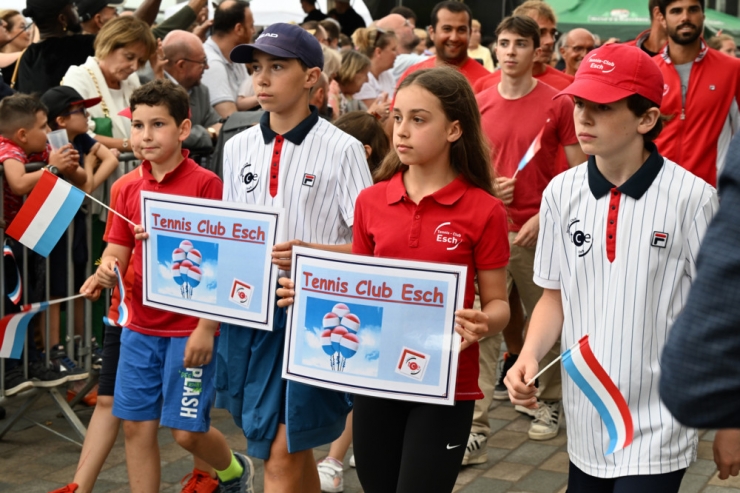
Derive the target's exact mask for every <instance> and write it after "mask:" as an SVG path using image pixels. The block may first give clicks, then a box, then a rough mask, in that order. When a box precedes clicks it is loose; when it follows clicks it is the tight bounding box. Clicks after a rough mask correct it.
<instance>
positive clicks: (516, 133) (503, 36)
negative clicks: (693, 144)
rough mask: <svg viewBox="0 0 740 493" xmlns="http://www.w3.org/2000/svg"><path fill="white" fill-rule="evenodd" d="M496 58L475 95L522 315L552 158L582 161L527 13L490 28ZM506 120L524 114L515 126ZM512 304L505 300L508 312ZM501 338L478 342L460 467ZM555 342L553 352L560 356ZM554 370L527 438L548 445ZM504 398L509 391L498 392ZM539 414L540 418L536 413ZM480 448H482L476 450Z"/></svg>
mask: <svg viewBox="0 0 740 493" xmlns="http://www.w3.org/2000/svg"><path fill="white" fill-rule="evenodd" d="M496 37H497V40H498V41H497V43H496V56H497V58H498V60H499V63H500V64H501V69H500V70H499V72H501V82H500V83H499V84H498V85H496V86H494V87H491V88H489V89H486V90H484V91H482V92H480V93H478V94H477V96H476V99H477V100H478V106H479V107H480V111H481V125H482V127H483V132H484V133H485V134H486V137H487V138H488V141H489V143H490V144H491V150H492V153H493V156H492V162H493V165H494V168H495V171H496V176H497V177H498V178H496V182H497V186H498V192H499V198H500V199H501V200H502V201H503V202H504V204H506V206H507V208H508V213H509V246H510V249H511V257H510V259H509V265H508V267H507V270H506V274H507V275H506V278H507V287H508V288H509V292H510V293H511V290H512V289H513V287H514V285H516V287H517V290H518V292H519V296H520V297H521V303H523V304H524V307H525V309H526V312H527V313H528V314H531V313H532V310H534V306H535V305H536V304H537V302H538V301H539V299H540V296H541V295H542V288H540V287H539V286H537V285H536V284H534V281H533V280H532V279H533V276H534V270H533V269H534V252H535V245H536V244H537V236H538V232H539V224H540V221H539V207H540V202H541V201H542V192H543V191H544V190H545V187H547V185H548V184H549V183H550V180H551V179H552V178H554V177H555V175H557V174H558V173H559V172H560V168H559V166H558V165H557V164H556V162H555V157H556V156H557V153H558V151H559V149H560V147H561V146H562V147H564V148H565V153H566V155H567V156H568V158H569V162H570V165H571V166H575V165H578V164H580V163H583V162H585V161H586V155H585V154H584V153H583V151H582V150H581V146H580V145H579V144H578V138H577V137H576V132H575V127H574V123H573V101H572V100H571V99H568V98H558V99H556V100H553V97H554V96H555V95H557V93H558V91H556V90H555V89H553V88H552V87H550V86H548V85H547V84H543V83H542V81H540V80H538V79H536V78H534V77H533V76H532V67H533V65H534V61H535V60H536V59H537V57H538V56H539V54H540V49H539V48H540V28H539V26H538V25H537V23H536V22H535V21H534V20H533V19H532V18H530V17H528V16H512V17H507V18H506V19H504V20H503V21H501V24H499V26H498V28H497V29H496ZM511 115H526V118H518V119H517V120H516V122H515V123H511V124H508V125H502V124H501V122H502V121H507V120H508V121H510V118H511ZM535 140H538V141H539V143H540V147H539V150H538V151H536V153H535V154H534V156H533V157H532V158H531V159H530V161H529V162H528V163H527V164H526V165H524V166H522V164H521V163H522V161H523V158H524V156H525V155H526V154H527V151H528V149H529V148H530V147H531V146H532V143H533V142H534V141H535ZM517 302H518V301H514V300H512V299H510V303H511V304H512V311H514V309H515V305H514V303H517ZM523 329H524V325H523V324H522V323H521V321H517V319H516V318H512V320H510V321H509V325H507V327H506V328H505V329H504V332H503V334H504V339H505V340H506V345H507V349H508V357H507V360H506V363H507V364H506V368H508V367H510V366H511V365H512V364H513V362H514V361H516V357H517V355H518V354H519V351H521V348H522V346H523V344H524V341H523ZM499 343H500V340H497V338H495V337H487V338H484V339H481V340H480V341H479V344H480V367H481V368H480V376H479V378H478V386H479V387H480V389H481V391H482V392H483V395H484V397H483V400H480V401H477V402H476V406H475V413H474V414H473V425H472V427H471V431H470V437H469V438H468V448H467V450H466V453H465V457H464V459H463V464H480V463H483V462H485V461H486V459H487V457H486V446H485V444H486V441H487V439H488V434H489V433H490V425H489V423H488V407H489V405H490V404H491V399H492V398H493V396H494V386H495V383H496V380H495V374H496V363H497V361H498V353H499V351H498V349H499ZM559 347H560V346H559V345H556V347H555V348H554V351H552V353H553V355H554V356H555V357H557V355H558V354H559V351H558V349H559ZM559 377H560V371H559V370H554V371H552V372H549V373H548V374H546V375H543V377H542V378H540V388H541V389H542V394H541V396H542V400H543V401H546V402H542V403H540V407H539V409H538V414H537V416H536V417H535V418H536V419H535V420H534V421H533V422H532V425H531V427H530V431H529V436H530V438H532V439H535V440H547V439H549V438H553V437H554V436H555V435H557V432H558V431H557V430H558V425H559V419H558V417H559V413H558V412H553V410H554V411H558V410H559V409H557V408H559V405H560V404H559V402H560V400H561V388H560V378H559ZM504 397H508V393H507V394H505V395H504ZM540 414H542V416H540ZM478 444H480V445H481V446H477V445H478Z"/></svg>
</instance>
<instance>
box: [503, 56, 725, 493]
mask: <svg viewBox="0 0 740 493" xmlns="http://www.w3.org/2000/svg"><path fill="white" fill-rule="evenodd" d="M558 96H571V97H573V99H574V103H575V109H574V117H575V127H576V134H577V136H578V140H579V142H580V144H581V147H582V148H583V151H584V152H585V153H586V154H588V155H589V158H588V162H587V163H585V164H583V165H581V166H578V167H576V168H573V169H571V170H568V171H566V172H564V173H562V174H560V175H558V176H557V177H556V178H555V179H554V180H553V181H552V182H551V183H550V184H549V185H548V187H547V188H546V189H545V192H544V194H543V199H542V205H541V208H540V218H541V219H540V232H539V238H538V241H537V253H536V258H535V262H534V281H535V282H536V283H537V284H538V285H539V286H541V287H542V288H544V293H543V295H542V298H541V299H540V301H539V302H538V303H537V305H536V307H535V309H534V313H533V314H532V320H531V323H530V325H529V333H528V334H527V338H526V340H525V343H524V348H523V349H522V352H521V353H520V355H519V358H518V360H517V362H516V363H515V364H514V366H513V367H512V368H511V369H510V370H509V372H508V373H507V376H506V379H505V383H506V386H507V387H508V389H509V395H510V398H511V401H512V402H513V403H514V404H518V405H523V406H527V407H530V408H531V407H535V406H536V405H537V404H536V397H535V393H536V391H537V389H536V388H534V387H533V386H528V385H527V382H529V381H530V380H531V379H532V377H534V376H535V374H536V373H537V372H538V368H539V365H538V361H540V360H541V359H542V358H543V356H544V355H545V354H546V353H547V351H548V350H549V349H550V348H551V347H552V345H553V343H554V342H555V341H556V340H557V338H558V337H561V340H562V345H561V346H562V349H563V350H564V349H566V348H569V347H571V346H573V345H574V344H575V343H576V342H577V341H579V339H580V338H581V337H583V336H584V335H586V334H589V335H590V337H589V342H590V346H591V348H592V349H593V353H594V355H595V356H596V359H597V360H598V361H599V362H600V363H601V365H602V366H603V367H604V369H605V370H606V373H607V375H608V376H609V377H610V378H611V380H612V381H613V382H614V383H615V384H616V386H617V388H618V389H619V390H620V392H621V393H622V395H623V396H624V398H625V400H626V401H627V404H628V406H629V410H630V413H631V415H632V421H633V425H634V430H635V431H634V441H633V442H632V444H631V445H629V446H627V447H625V448H623V449H621V450H618V451H616V452H614V453H613V454H610V455H606V452H607V450H608V448H609V442H610V439H609V434H608V432H607V427H606V425H605V424H604V422H603V421H602V419H601V417H600V415H599V413H598V412H597V410H596V408H595V407H594V406H593V405H592V404H591V403H590V402H589V401H588V399H587V397H586V395H585V394H584V393H583V392H582V391H581V390H580V389H579V388H578V387H577V386H576V384H575V383H574V381H573V380H572V379H571V378H567V377H566V376H565V375H564V376H563V405H564V408H565V413H566V416H567V419H566V422H567V423H568V455H569V457H570V470H569V477H568V492H569V493H581V492H594V491H599V492H627V491H628V492H630V493H643V492H644V493H648V492H656V491H660V492H664V493H670V492H677V491H678V489H679V486H680V484H681V480H682V478H683V475H684V473H685V471H686V469H687V468H688V467H689V465H690V464H691V462H692V461H694V460H695V458H696V448H697V432H696V430H694V429H690V428H687V427H684V426H682V425H681V424H680V423H679V422H678V421H676V420H675V419H674V418H673V416H671V414H670V413H669V412H668V410H667V409H666V407H665V406H664V405H663V403H662V402H661V400H660V397H659V395H658V381H659V377H660V355H661V352H662V348H663V345H664V344H665V340H666V335H667V333H668V331H669V329H670V327H671V325H672V323H673V321H674V320H675V318H676V316H677V315H678V313H679V312H680V311H681V309H682V307H683V305H684V303H685V301H686V293H687V292H688V290H689V288H690V286H691V282H692V278H693V277H694V275H695V273H696V255H697V252H698V250H699V246H700V243H701V240H702V237H703V236H704V233H705V231H706V229H707V226H708V224H709V222H710V221H711V219H712V216H713V215H714V213H715V211H716V209H717V206H718V203H717V194H716V191H715V190H714V189H713V188H712V187H711V186H709V185H708V184H707V183H706V182H704V181H703V180H701V179H699V178H697V177H696V176H694V175H692V174H691V173H689V172H687V171H686V170H684V169H683V168H681V167H680V166H678V165H677V164H676V163H674V162H671V161H669V160H668V159H665V158H664V157H663V156H661V155H660V154H659V153H658V150H657V148H656V147H655V145H654V144H653V140H654V139H655V138H656V137H657V135H658V134H659V133H660V131H661V128H662V121H661V116H660V109H659V107H660V103H661V100H662V97H663V76H662V75H661V72H660V70H659V69H658V67H657V66H656V65H655V63H653V61H652V60H651V59H650V58H649V57H648V56H647V55H646V54H645V53H644V52H642V51H641V50H639V49H637V48H635V47H632V46H626V45H621V44H611V45H607V46H603V47H601V48H599V49H597V50H595V51H592V52H591V53H590V54H588V55H587V56H586V58H585V59H584V60H583V62H582V63H581V66H580V68H579V69H578V72H577V73H576V76H575V81H574V82H573V84H571V85H570V86H569V87H568V88H567V89H565V90H563V91H562V92H560V93H559V94H558ZM721 435H722V432H719V433H718V434H717V437H718V439H719V438H720V437H721ZM717 445H718V442H715V446H717ZM720 446H721V444H720Z"/></svg>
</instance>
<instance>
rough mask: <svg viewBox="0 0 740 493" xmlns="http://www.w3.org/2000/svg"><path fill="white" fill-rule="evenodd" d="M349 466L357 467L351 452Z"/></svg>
mask: <svg viewBox="0 0 740 493" xmlns="http://www.w3.org/2000/svg"><path fill="white" fill-rule="evenodd" d="M349 467H357V464H355V454H352V457H350V458H349Z"/></svg>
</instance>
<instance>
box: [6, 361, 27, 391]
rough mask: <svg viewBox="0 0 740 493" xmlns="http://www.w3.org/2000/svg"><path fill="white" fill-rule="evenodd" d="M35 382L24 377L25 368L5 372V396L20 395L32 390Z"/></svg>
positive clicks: (18, 367)
mask: <svg viewBox="0 0 740 493" xmlns="http://www.w3.org/2000/svg"><path fill="white" fill-rule="evenodd" d="M32 388H33V381H31V379H30V378H26V377H24V376H23V368H21V367H20V366H17V367H15V368H13V369H12V370H10V371H7V372H5V395H6V396H8V397H10V396H11V395H15V394H18V393H20V392H23V391H24V390H28V389H32Z"/></svg>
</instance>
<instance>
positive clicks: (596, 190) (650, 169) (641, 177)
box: [588, 143, 663, 200]
mask: <svg viewBox="0 0 740 493" xmlns="http://www.w3.org/2000/svg"><path fill="white" fill-rule="evenodd" d="M645 149H647V150H648V151H650V156H648V158H647V159H646V160H645V162H644V163H643V164H642V166H641V167H640V169H638V170H637V171H636V172H635V174H634V175H632V176H630V178H629V180H627V181H626V182H624V183H623V184H622V186H621V187H615V186H614V185H613V184H612V183H610V182H609V180H607V179H606V178H604V175H602V174H601V171H599V168H598V167H597V166H596V159H595V158H594V156H589V157H588V187H589V188H590V189H591V193H592V194H593V195H594V197H595V198H596V199H600V198H601V197H603V196H604V195H606V194H608V193H609V192H610V191H611V189H612V188H616V189H617V190H619V191H620V192H621V193H623V194H625V195H629V196H630V197H632V198H633V199H635V200H637V199H639V198H640V197H642V196H643V195H644V194H645V192H647V189H648V188H650V185H652V184H653V181H655V178H656V177H657V176H658V173H660V170H661V169H662V168H663V156H661V155H660V154H658V148H657V147H655V144H652V143H651V144H645Z"/></svg>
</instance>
